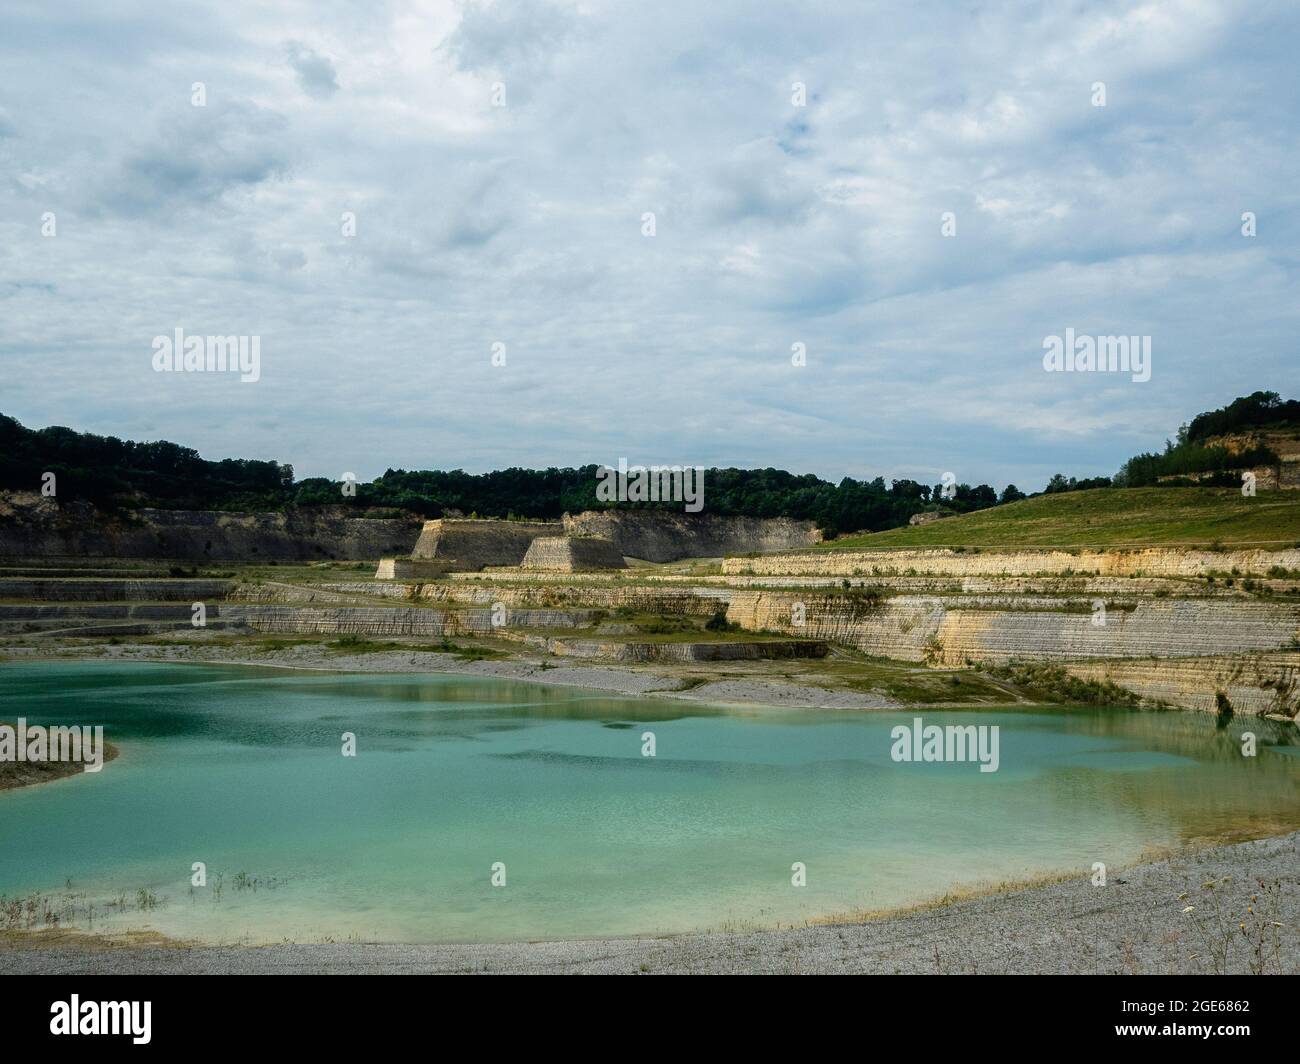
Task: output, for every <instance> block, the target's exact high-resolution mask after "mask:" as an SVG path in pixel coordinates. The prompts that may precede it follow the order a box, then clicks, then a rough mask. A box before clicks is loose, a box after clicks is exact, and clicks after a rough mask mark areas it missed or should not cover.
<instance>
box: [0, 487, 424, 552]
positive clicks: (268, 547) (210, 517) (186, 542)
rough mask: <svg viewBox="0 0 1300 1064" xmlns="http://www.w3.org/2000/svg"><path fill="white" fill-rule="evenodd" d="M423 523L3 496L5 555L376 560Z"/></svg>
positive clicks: (1, 545)
mask: <svg viewBox="0 0 1300 1064" xmlns="http://www.w3.org/2000/svg"><path fill="white" fill-rule="evenodd" d="M419 535H420V521H419V520H418V519H416V518H410V519H400V520H397V519H387V518H384V519H374V520H371V519H367V518H363V517H357V516H355V514H349V512H348V508H347V507H342V506H337V507H336V506H329V507H309V508H303V509H301V510H291V511H287V512H285V513H226V512H224V511H217V510H154V509H141V510H135V511H133V512H131V513H130V514H127V515H123V514H116V515H115V514H107V513H104V512H102V511H99V510H96V509H95V508H94V507H93V506H90V505H89V504H88V503H77V502H65V503H63V504H62V505H60V504H58V503H56V502H55V500H53V499H45V498H42V497H41V496H39V495H34V494H31V493H12V492H0V556H3V557H10V558H78V559H82V558H167V559H178V560H184V561H198V562H204V561H245V562H250V561H251V562H256V561H272V560H274V561H315V560H319V559H326V558H334V559H348V560H358V561H361V560H367V561H368V560H373V559H377V558H379V557H381V556H382V555H385V554H405V553H408V552H409V551H410V549H411V547H412V546H413V545H414V543H415V542H416V540H417V538H418V537H419Z"/></svg>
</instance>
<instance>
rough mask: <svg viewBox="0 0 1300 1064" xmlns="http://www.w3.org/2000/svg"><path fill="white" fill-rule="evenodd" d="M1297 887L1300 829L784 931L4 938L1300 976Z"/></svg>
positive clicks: (113, 946) (213, 959)
mask: <svg viewBox="0 0 1300 1064" xmlns="http://www.w3.org/2000/svg"><path fill="white" fill-rule="evenodd" d="M1297 888H1300V832H1293V833H1291V834H1286V835H1281V836H1278V837H1275V838H1269V839H1262V840H1259V841H1253V842H1243V843H1234V844H1230V845H1221V846H1215V847H1211V848H1208V849H1202V850H1196V851H1191V852H1187V853H1180V854H1177V855H1175V856H1172V857H1167V858H1164V859H1161V860H1154V861H1151V862H1148V863H1144V864H1138V865H1135V866H1133V867H1131V868H1127V869H1123V870H1114V869H1112V870H1111V873H1110V875H1109V879H1108V882H1107V884H1106V885H1105V886H1094V885H1093V884H1092V882H1091V881H1090V879H1089V878H1086V877H1075V878H1071V879H1059V880H1055V881H1052V882H1046V883H1040V884H1036V885H1030V886H1010V887H1007V886H1004V887H1000V888H993V889H991V890H990V891H989V892H987V893H982V894H979V895H975V896H969V897H965V898H960V899H956V900H948V901H945V902H942V903H939V904H936V905H932V906H928V907H923V908H919V909H913V910H909V911H905V912H901V913H894V914H886V915H881V916H875V917H869V918H861V919H858V920H856V921H855V922H851V923H830V924H824V925H818V926H812V927H799V928H793V929H789V930H780V931H762V932H751V933H744V932H726V933H723V932H719V933H707V934H691V935H679V936H672V937H665V938H616V939H588V940H581V941H569V942H515V943H500V944H480V945H443V946H429V945H383V944H365V943H356V944H338V945H275V946H255V947H254V946H221V947H209V946H204V947H192V946H187V945H185V944H183V943H175V942H166V941H162V940H159V939H157V937H150V936H136V937H130V936H128V937H122V938H117V939H105V938H96V937H94V936H85V935H76V934H70V933H66V932H6V933H0V973H2V974H83V973H84V974H135V973H158V974H279V973H316V974H420V973H461V974H473V973H479V974H493V973H501V974H505V973H549V974H579V973H590V974H614V975H617V974H631V975H636V974H695V973H698V974H705V973H713V974H750V973H752V974H763V973H768V974H817V973H828V974H830V973H838V974H848V973H876V974H996V973H1007V974H1095V975H1104V974H1162V973H1170V974H1225V973H1239V974H1254V973H1258V974H1296V973H1300V889H1297ZM1252 896H1254V898H1255V900H1254V901H1253V902H1252V900H1251V899H1252ZM1250 910H1253V911H1250Z"/></svg>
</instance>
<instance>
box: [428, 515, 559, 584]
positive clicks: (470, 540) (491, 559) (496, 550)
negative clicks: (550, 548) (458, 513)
mask: <svg viewBox="0 0 1300 1064" xmlns="http://www.w3.org/2000/svg"><path fill="white" fill-rule="evenodd" d="M563 527H564V526H563V525H561V524H560V523H559V522H558V521H497V520H493V519H490V518H472V517H465V518H460V517H457V518H439V519H438V520H436V521H426V522H425V523H424V527H423V528H422V529H421V531H420V537H419V539H418V540H417V541H416V544H415V548H414V549H413V550H412V551H411V557H412V559H414V560H416V561H436V562H440V563H442V565H443V566H445V567H446V568H447V569H459V570H471V571H472V570H475V569H482V568H483V567H484V566H488V565H520V564H521V563H522V562H523V560H524V555H525V554H527V553H528V548H529V546H530V545H531V544H532V542H533V540H534V539H536V538H537V537H538V536H557V535H559V534H560V533H561V532H562V531H563Z"/></svg>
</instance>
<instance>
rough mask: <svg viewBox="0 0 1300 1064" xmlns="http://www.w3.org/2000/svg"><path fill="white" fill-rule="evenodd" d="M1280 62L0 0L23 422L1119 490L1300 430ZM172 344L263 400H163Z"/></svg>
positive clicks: (513, 459) (802, 23) (1299, 193)
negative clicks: (1250, 405) (1144, 373)
mask: <svg viewBox="0 0 1300 1064" xmlns="http://www.w3.org/2000/svg"><path fill="white" fill-rule="evenodd" d="M1298 47H1300V6H1297V5H1296V4H1295V3H1294V2H1292V0H1278V2H1273V0H1257V2H1252V3H1250V4H1235V3H1219V2H1214V0H1155V2H1151V3H1118V2H1114V3H1112V2H1099V3H1071V2H1051V3H1027V2H1015V0H1011V2H1006V3H997V4H981V3H973V2H967V3H932V4H917V3H915V2H900V3H864V2H861V0H857V2H853V0H848V2H844V3H837V2H817V3H811V4H802V5H787V4H757V3H754V2H752V0H750V2H749V3H740V2H731V0H711V2H709V3H707V4H702V3H699V2H698V0H692V2H690V3H681V2H678V0H660V2H657V3H655V4H644V3H633V2H628V3H606V2H602V0H584V2H580V3H571V2H558V3H552V2H547V0H529V2H523V0H495V2H492V3H481V2H471V3H461V2H453V0H446V2H443V0H428V2H417V3H385V2H382V0H381V2H376V3H365V4H351V3H342V2H313V3H306V2H293V3H286V2H278V3H277V2H272V3H264V2H259V3H242V2H237V0H235V2H230V0H226V2H222V3H220V4H217V3H211V4H192V3H186V2H184V0H175V2H171V3H168V4H166V5H159V4H156V3H136V2H133V0H116V2H114V3H111V4H107V3H103V4H86V3H78V2H69V3H59V4H57V5H55V4H50V3H48V2H47V0H40V2H33V3H28V2H24V0H6V3H5V4H4V5H3V7H0V320H2V321H3V327H2V328H0V412H3V413H5V414H8V415H10V416H13V417H16V418H18V419H19V420H20V421H22V422H23V423H24V424H26V425H28V426H30V427H43V426H45V425H50V424H60V425H67V426H70V427H73V428H76V429H79V430H83V431H90V432H96V433H100V434H104V435H113V436H118V437H122V438H127V439H170V440H173V441H175V442H178V443H182V444H185V445H188V446H192V447H195V448H197V449H198V450H199V451H200V453H202V454H203V455H204V457H207V458H224V457H247V458H262V459H276V460H278V461H283V462H290V463H292V464H293V465H294V468H295V470H296V472H297V474H298V475H299V476H327V477H333V478H339V477H341V476H342V475H343V473H344V472H353V473H355V474H356V475H357V476H358V477H360V478H361V479H363V480H364V479H369V478H371V477H373V476H376V475H378V474H380V473H382V472H383V471H384V470H385V469H386V468H389V467H393V468H406V469H419V468H441V469H452V468H463V469H466V470H469V471H473V472H481V471H484V470H488V469H493V468H501V467H505V466H512V465H520V466H529V467H546V466H553V465H559V466H569V465H582V464H586V463H589V462H596V463H608V464H616V463H617V461H618V459H619V458H620V457H626V458H628V459H629V461H630V462H631V463H632V464H637V463H645V464H650V463H662V464H683V465H702V466H715V465H717V466H741V467H759V466H775V467H777V468H784V469H789V470H791V471H793V472H798V473H803V472H813V473H817V474H820V475H822V476H825V477H827V478H829V479H832V480H836V481H838V480H839V478H840V477H843V476H852V477H858V478H869V477H875V476H878V475H879V476H884V477H885V478H886V479H892V478H901V477H907V478H913V479H917V480H920V481H922V482H923V483H935V482H937V481H938V480H939V479H940V477H941V476H942V474H943V473H944V472H948V471H951V472H953V473H954V474H955V476H956V478H957V479H958V480H959V481H961V482H968V483H972V484H974V483H981V482H985V483H990V484H993V485H994V486H995V487H999V488H1000V487H1001V486H1003V485H1005V484H1006V483H1008V482H1014V483H1016V484H1018V485H1019V486H1020V487H1021V488H1023V489H1025V490H1034V489H1037V488H1040V487H1041V486H1042V485H1043V483H1044V482H1045V481H1046V480H1047V478H1048V477H1049V476H1050V475H1051V474H1052V473H1054V472H1057V471H1062V472H1065V473H1066V474H1068V475H1077V476H1092V475H1098V474H1110V473H1113V472H1115V471H1116V469H1117V468H1118V467H1119V465H1120V464H1121V463H1122V462H1123V460H1124V459H1125V458H1127V457H1128V456H1130V455H1132V454H1133V453H1135V452H1137V451H1141V450H1150V449H1154V448H1158V447H1160V446H1161V445H1162V443H1163V441H1164V439H1165V438H1166V437H1168V436H1170V435H1172V434H1173V433H1174V432H1175V431H1176V430H1177V428H1178V426H1179V424H1180V423H1182V422H1184V421H1186V420H1189V419H1190V418H1191V417H1192V416H1193V415H1195V414H1196V413H1198V412H1200V411H1202V410H1207V409H1212V408H1214V407H1218V406H1221V405H1223V404H1224V403H1225V402H1228V401H1230V400H1231V399H1233V398H1235V397H1236V396H1238V395H1244V394H1248V393H1249V392H1252V391H1255V390H1258V389H1261V388H1263V389H1272V390H1277V391H1281V392H1282V393H1283V394H1284V395H1289V396H1296V395H1300V388H1298V387H1296V385H1297V383H1300V373H1298V372H1297V364H1298V359H1297V354H1298V351H1297V340H1296V337H1297V335H1300V298H1297V280H1298V279H1300V269H1298V266H1300V260H1298V258H1297V251H1296V248H1297V237H1300V221H1298V213H1297V201H1298V199H1300V77H1297V75H1296V62H1295V54H1296V52H1297V49H1298ZM1247 212H1249V215H1250V216H1251V217H1253V219H1254V228H1253V234H1254V235H1249V234H1248V233H1247V232H1246V230H1248V229H1250V225H1249V224H1248V223H1247V222H1246V221H1243V216H1244V215H1246V214H1247ZM178 328H179V329H183V330H184V332H185V334H187V335H192V336H208V335H221V336H245V337H249V338H251V337H257V338H258V344H259V352H260V366H259V376H258V379H257V380H256V381H242V380H240V376H239V375H238V374H231V373H218V372H212V373H209V372H159V371H157V370H156V369H155V367H154V354H155V348H154V347H153V346H152V345H153V342H154V338H155V337H157V336H171V335H173V333H174V330H176V329H178ZM1066 329H1073V330H1074V331H1075V333H1076V334H1079V335H1088V336H1102V335H1125V336H1130V335H1131V336H1139V337H1149V338H1150V341H1149V342H1150V346H1151V364H1150V370H1151V372H1150V379H1149V380H1146V381H1135V380H1134V379H1133V376H1134V375H1133V374H1126V373H1120V372H1092V373H1087V372H1049V371H1048V370H1046V369H1045V368H1044V364H1043V357H1044V342H1045V339H1046V338H1048V337H1051V336H1064V335H1065V330H1066ZM494 345H499V346H494ZM796 345H800V346H796ZM494 352H495V354H496V358H495V359H494V357H493V356H494ZM502 356H504V357H502Z"/></svg>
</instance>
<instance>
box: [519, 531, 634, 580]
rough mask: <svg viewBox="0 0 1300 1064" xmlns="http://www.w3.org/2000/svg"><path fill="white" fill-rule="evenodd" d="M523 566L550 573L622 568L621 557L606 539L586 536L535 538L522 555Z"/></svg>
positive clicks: (623, 566)
mask: <svg viewBox="0 0 1300 1064" xmlns="http://www.w3.org/2000/svg"><path fill="white" fill-rule="evenodd" d="M523 567H524V568H525V569H537V570H542V571H544V572H552V573H586V572H593V571H596V570H600V569H626V568H627V562H625V561H624V560H623V555H621V554H619V552H618V549H617V548H616V547H615V546H614V544H613V543H612V542H611V541H610V540H608V539H596V538H594V537H588V536H538V537H537V538H536V539H535V540H533V542H532V543H531V545H530V546H529V547H528V553H527V554H525V555H524V561H523Z"/></svg>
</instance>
